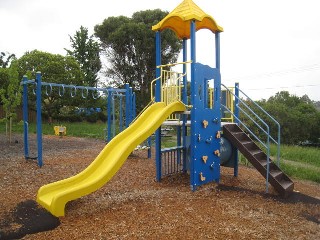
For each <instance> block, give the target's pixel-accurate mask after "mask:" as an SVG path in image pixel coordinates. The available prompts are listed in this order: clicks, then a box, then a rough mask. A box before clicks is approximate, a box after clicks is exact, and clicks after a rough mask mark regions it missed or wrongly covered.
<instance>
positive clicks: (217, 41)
mask: <svg viewBox="0 0 320 240" xmlns="http://www.w3.org/2000/svg"><path fill="white" fill-rule="evenodd" d="M215 41H216V68H218V69H220V32H216V33H215Z"/></svg>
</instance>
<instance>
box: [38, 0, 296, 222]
mask: <svg viewBox="0 0 320 240" xmlns="http://www.w3.org/2000/svg"><path fill="white" fill-rule="evenodd" d="M167 28H169V29H171V30H173V31H174V32H175V33H176V35H177V36H178V37H179V38H181V39H182V40H183V62H182V63H175V64H169V65H161V31H163V30H164V29H167ZM152 29H153V30H154V31H155V32H156V65H157V69H156V79H155V80H153V81H152V85H151V91H152V94H151V95H152V96H151V99H152V101H151V103H150V105H148V107H147V108H146V109H145V110H144V111H143V113H142V114H141V115H140V116H139V117H138V118H137V119H136V120H135V121H134V122H133V123H132V124H131V125H130V126H129V127H128V128H126V129H125V130H124V131H122V132H121V133H120V134H118V135H117V136H115V137H114V138H113V139H112V140H111V141H110V142H109V143H108V144H107V145H106V146H105V148H104V149H103V150H102V151H101V153H100V154H99V155H98V156H97V157H96V159H95V160H94V161H93V162H92V163H91V164H90V165H89V166H88V167H87V168H86V169H85V170H84V171H82V172H80V173H79V174H77V175H75V176H73V177H70V178H67V179H64V180H61V181H58V182H54V183H50V184H47V185H44V186H42V187H41V188H40V189H39V191H38V195H37V201H38V203H40V204H41V205H42V206H43V207H45V208H46V209H47V210H48V211H50V212H51V213H52V214H53V215H55V216H63V215H64V213H65V212H64V209H65V205H66V203H67V202H68V201H71V200H74V199H77V198H79V197H81V196H84V195H87V194H90V193H92V192H94V191H96V190H97V189H99V188H100V187H102V186H103V185H104V184H105V183H107V182H108V181H109V180H110V179H111V178H112V177H113V176H114V174H115V173H116V172H117V171H118V170H119V169H120V168H121V166H122V164H123V163H124V162H125V160H126V159H127V157H128V156H129V154H130V153H131V152H132V151H133V150H134V148H135V147H136V146H137V145H138V144H140V143H141V142H142V141H144V140H145V139H147V138H148V137H149V136H150V135H151V134H152V133H153V132H156V140H155V149H156V179H157V181H160V180H161V178H162V177H163V176H165V175H169V174H175V173H179V172H184V173H189V175H190V186H191V189H192V190H196V189H197V187H199V186H201V185H203V184H206V183H209V182H212V181H215V182H219V180H220V166H227V167H233V168H234V176H237V175H238V151H241V152H242V153H243V155H244V156H245V157H246V158H247V159H248V160H249V161H250V162H251V163H252V165H253V166H254V167H255V168H257V170H258V171H259V172H260V173H261V174H262V175H263V176H264V177H265V178H266V192H268V187H269V183H270V184H272V185H273V187H274V188H275V190H276V191H278V192H279V194H280V195H282V196H287V195H288V194H290V192H292V190H293V182H292V181H291V180H290V179H289V178H288V177H287V176H286V175H285V174H284V173H283V172H282V171H281V170H280V168H279V166H278V165H277V164H275V163H273V162H272V161H271V159H270V141H271V142H275V143H276V144H277V145H278V146H279V145H280V132H279V131H280V125H279V124H278V123H277V122H276V121H275V119H273V118H272V117H271V116H270V115H269V114H268V113H266V112H265V111H264V110H263V109H261V108H259V106H257V108H258V109H259V111H262V113H263V115H266V116H267V117H268V118H270V119H271V120H272V121H274V122H275V124H276V125H277V126H278V130H279V131H278V136H277V137H272V136H271V135H270V129H269V126H268V124H266V121H264V120H263V119H262V118H261V117H260V116H259V115H258V114H257V113H256V112H255V111H253V110H252V109H251V108H250V107H249V106H248V104H246V102H245V101H243V100H242V99H241V97H240V94H243V95H245V93H244V92H242V91H241V90H240V88H239V85H238V84H235V87H234V88H227V87H226V86H224V85H223V84H221V76H220V33H221V32H222V31H223V29H222V27H220V26H219V25H218V24H217V23H216V21H215V20H214V19H213V18H212V17H211V16H209V15H207V14H206V13H204V12H203V11H202V10H201V9H200V8H199V7H198V6H197V5H196V4H195V3H194V2H193V1H191V0H184V1H183V2H182V3H181V4H180V5H179V6H178V7H177V8H175V9H174V10H173V11H172V12H171V13H169V14H168V15H167V16H166V17H165V18H164V19H163V20H162V21H160V22H159V23H158V24H156V25H155V26H153V28H152ZM200 29H209V30H210V31H211V32H212V33H213V34H214V35H215V57H216V60H215V68H212V67H209V66H208V65H203V64H201V63H198V62H197V61H196V31H198V30H200ZM188 40H190V56H191V59H190V60H189V61H188V59H187V41H188ZM178 65H180V66H182V68H183V69H182V71H181V72H176V71H173V70H167V68H168V67H173V66H174V67H176V66H178ZM188 67H190V72H191V76H190V77H191V78H190V82H189V83H188V80H189V79H188V76H187V72H188V70H187V68H188ZM188 84H190V92H188V87H187V86H188ZM245 96H247V95H245ZM248 99H249V100H250V98H248ZM253 104H255V103H253ZM240 112H241V113H242V114H244V115H247V116H248V118H249V119H251V120H252V122H253V123H254V125H256V126H257V127H258V128H259V129H260V130H261V131H262V132H263V134H264V137H263V138H260V137H259V136H257V135H256V134H255V132H253V131H251V130H250V128H249V127H248V126H247V125H246V124H245V122H244V121H242V120H241V117H240V116H241V115H240ZM248 112H249V113H250V114H253V115H254V116H255V117H254V118H252V117H251V116H250V114H248ZM222 120H223V121H228V122H222ZM233 121H234V122H233ZM161 125H170V126H176V127H177V146H176V147H173V148H165V149H162V148H161ZM240 125H241V126H243V128H244V129H245V130H246V132H248V133H250V135H252V136H253V137H254V140H255V141H257V142H259V143H260V144H261V146H262V147H264V148H265V149H266V153H265V152H264V151H263V150H262V149H261V148H260V147H259V146H258V145H257V144H256V143H255V142H254V141H253V140H252V139H251V138H249V137H248V135H247V133H245V132H244V131H243V130H242V129H241V128H240V127H239V126H240ZM264 140H265V141H264ZM278 150H279V147H278ZM278 159H279V153H278Z"/></svg>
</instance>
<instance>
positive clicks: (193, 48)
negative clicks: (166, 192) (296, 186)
mask: <svg viewBox="0 0 320 240" xmlns="http://www.w3.org/2000/svg"><path fill="white" fill-rule="evenodd" d="M190 48H191V61H192V62H191V83H190V84H191V86H190V87H191V105H194V103H195V97H196V94H197V93H196V89H195V64H196V23H195V21H194V20H193V21H192V22H191V24H190ZM194 119H195V115H194V106H193V107H192V108H191V156H190V159H191V160H190V186H191V189H192V191H195V190H196V185H195V182H196V179H195V178H196V176H195V175H196V173H195V171H194V159H193V158H194V155H195V151H196V149H195V147H196V141H195V136H194V135H195V125H194V124H193V122H194Z"/></svg>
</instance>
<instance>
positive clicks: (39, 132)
mask: <svg viewBox="0 0 320 240" xmlns="http://www.w3.org/2000/svg"><path fill="white" fill-rule="evenodd" d="M36 83H37V94H36V95H37V100H36V104H37V147H38V165H39V167H42V165H43V163H42V118H41V72H37V73H36Z"/></svg>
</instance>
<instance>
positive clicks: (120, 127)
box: [119, 96, 131, 132]
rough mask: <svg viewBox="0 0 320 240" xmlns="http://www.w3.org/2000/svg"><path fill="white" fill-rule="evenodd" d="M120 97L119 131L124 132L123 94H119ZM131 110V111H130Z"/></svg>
mask: <svg viewBox="0 0 320 240" xmlns="http://www.w3.org/2000/svg"><path fill="white" fill-rule="evenodd" d="M119 97H120V103H119V105H120V106H119V131H120V132H122V128H123V123H122V122H123V119H122V118H123V116H122V111H123V109H122V96H119ZM130 112H131V111H130Z"/></svg>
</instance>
